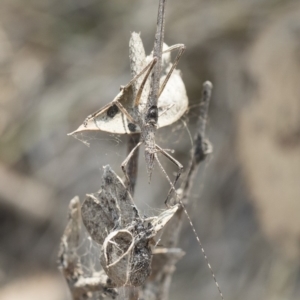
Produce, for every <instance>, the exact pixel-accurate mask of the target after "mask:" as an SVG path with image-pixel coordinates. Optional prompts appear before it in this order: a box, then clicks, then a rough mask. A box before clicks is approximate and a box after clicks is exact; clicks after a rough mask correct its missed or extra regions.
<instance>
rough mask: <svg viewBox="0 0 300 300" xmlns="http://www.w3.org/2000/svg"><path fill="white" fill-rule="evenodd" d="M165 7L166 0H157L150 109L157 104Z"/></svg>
mask: <svg viewBox="0 0 300 300" xmlns="http://www.w3.org/2000/svg"><path fill="white" fill-rule="evenodd" d="M165 7H166V0H161V1H159V7H158V16H157V25H156V28H157V30H156V33H155V40H154V47H153V57H156V58H157V63H156V65H155V66H154V68H153V72H152V75H151V83H150V91H151V92H150V97H149V101H148V103H147V109H150V108H151V107H153V106H157V100H158V92H159V80H160V76H159V75H160V71H161V58H162V48H163V42H164V28H165V26H164V23H165Z"/></svg>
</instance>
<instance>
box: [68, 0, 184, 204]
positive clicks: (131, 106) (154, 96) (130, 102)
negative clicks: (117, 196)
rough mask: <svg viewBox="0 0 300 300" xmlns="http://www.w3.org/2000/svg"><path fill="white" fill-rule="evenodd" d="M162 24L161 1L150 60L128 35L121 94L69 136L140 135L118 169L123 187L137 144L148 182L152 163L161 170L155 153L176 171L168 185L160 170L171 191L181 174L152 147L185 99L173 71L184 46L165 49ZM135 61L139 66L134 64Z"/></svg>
mask: <svg viewBox="0 0 300 300" xmlns="http://www.w3.org/2000/svg"><path fill="white" fill-rule="evenodd" d="M164 22H165V0H160V2H159V10H158V21H157V31H156V35H155V42H154V49H153V54H152V56H150V57H146V55H145V51H144V47H143V44H142V41H141V39H140V37H139V35H138V34H132V37H131V41H130V45H131V47H130V59H131V69H132V75H133V79H132V80H131V81H130V82H129V83H128V84H127V85H126V86H123V87H121V91H120V92H119V94H118V95H117V96H116V97H115V99H114V100H113V101H112V102H110V103H108V104H107V105H105V106H104V107H103V108H101V109H100V110H98V111H96V112H95V113H93V114H92V115H90V116H88V117H87V118H86V120H85V122H84V123H83V125H81V126H80V127H79V128H78V129H77V130H76V131H74V132H72V133H71V135H73V134H76V133H78V132H81V131H84V130H104V131H109V132H114V133H135V132H141V140H140V142H139V143H138V144H137V145H136V146H135V147H134V148H133V149H132V151H131V152H130V153H129V155H128V157H127V158H126V159H125V160H124V162H123V163H122V165H121V167H122V170H123V172H124V174H125V177H126V179H127V183H128V182H129V178H128V176H127V173H126V166H127V164H128V162H129V161H130V159H131V157H132V156H133V154H134V152H135V151H136V149H137V148H138V147H139V146H140V145H141V144H145V161H146V166H147V172H148V175H149V181H150V180H151V174H152V171H153V167H154V162H155V160H156V161H157V162H158V163H159V165H160V166H161V164H160V162H159V160H158V157H157V153H162V154H163V155H164V156H165V157H167V158H168V159H169V160H170V161H172V162H173V163H174V164H175V165H176V166H177V167H178V172H177V175H176V177H175V180H174V182H173V183H172V182H171V181H170V179H169V177H168V175H167V174H166V172H165V171H164V170H163V168H162V166H161V168H162V170H163V172H164V173H165V175H166V176H167V179H168V181H169V182H170V184H171V190H175V187H174V186H175V185H176V182H177V181H178V179H179V177H180V175H181V173H182V170H183V166H182V165H181V164H180V163H179V162H178V161H177V160H176V159H175V158H173V157H172V156H171V155H170V154H169V153H168V152H167V151H166V150H164V149H162V148H161V147H159V146H158V145H157V144H156V142H155V134H156V130H157V128H159V127H163V126H166V125H169V124H171V123H173V122H175V121H176V120H178V119H179V118H180V117H181V116H182V115H183V113H184V112H185V111H186V109H187V105H188V99H187V96H186V91H185V87H184V84H183V82H182V79H181V77H180V74H179V71H178V70H175V68H176V66H177V64H178V61H179V59H180V57H181V55H182V54H183V52H184V50H185V46H184V45H183V44H176V45H173V46H171V47H168V46H167V45H165V46H164V47H163V39H164ZM174 50H177V51H178V53H177V56H176V58H175V60H174V62H173V64H170V52H171V51H174ZM136 59H137V60H138V61H139V62H140V63H137V62H136ZM142 76H144V77H142ZM171 190H170V192H171ZM170 192H169V194H170ZM166 201H167V200H166Z"/></svg>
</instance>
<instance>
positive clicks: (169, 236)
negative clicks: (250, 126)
mask: <svg viewBox="0 0 300 300" xmlns="http://www.w3.org/2000/svg"><path fill="white" fill-rule="evenodd" d="M211 91H212V84H211V83H210V82H208V81H206V82H205V83H204V84H203V92H202V100H201V105H200V111H199V119H198V124H197V128H198V131H197V132H196V134H195V136H194V147H193V149H192V152H191V158H190V164H189V171H188V173H187V176H186V179H185V181H184V182H183V183H182V185H181V188H180V189H178V191H177V193H178V194H179V195H180V202H182V203H183V204H184V205H186V204H187V203H188V200H189V199H190V197H191V189H192V185H193V183H194V180H195V176H196V175H197V172H198V169H199V165H200V163H201V162H202V161H203V160H205V158H206V157H207V155H208V154H210V153H211V152H212V146H211V144H210V142H209V141H208V140H206V139H205V127H206V121H207V113H208V106H209V101H210V97H211ZM183 213H184V207H183V206H182V207H181V208H180V209H178V211H177V212H176V214H175V215H174V216H173V218H172V219H171V221H170V222H169V224H168V226H167V227H166V229H165V231H164V234H163V238H162V240H161V243H162V244H163V245H164V246H165V247H166V248H168V249H178V248H176V246H177V244H178V239H179V235H180V232H181V228H182V222H183ZM179 250H180V249H179ZM182 255H183V252H182V251H181V254H180V255H177V256H174V255H173V256H172V255H167V256H165V260H164V261H162V262H160V263H159V265H160V272H159V274H157V275H156V281H155V282H156V286H153V283H150V284H148V285H147V286H146V288H145V289H146V290H147V289H148V290H151V291H152V293H153V291H154V293H155V299H156V300H167V299H169V297H168V296H169V289H170V284H171V281H172V275H173V273H174V271H175V264H176V263H177V261H178V260H179V259H180V258H181V257H182ZM153 263H154V264H155V263H157V262H155V261H153Z"/></svg>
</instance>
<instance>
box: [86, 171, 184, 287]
mask: <svg viewBox="0 0 300 300" xmlns="http://www.w3.org/2000/svg"><path fill="white" fill-rule="evenodd" d="M178 207H179V206H178V205H175V206H173V207H172V208H170V209H167V210H164V211H163V212H162V213H161V214H160V215H159V216H157V217H151V218H142V217H141V216H140V213H139V211H138V209H137V207H136V206H135V204H134V202H133V200H132V198H131V195H130V193H129V191H128V189H127V188H126V187H125V185H124V184H123V182H122V181H121V179H120V178H119V177H118V176H117V175H116V174H115V173H114V171H113V170H112V169H111V168H110V166H108V165H107V166H105V167H104V173H103V177H102V183H101V189H100V191H99V192H98V193H95V194H89V195H87V198H86V199H85V201H84V202H83V204H82V207H81V213H82V220H83V224H84V225H85V227H86V229H87V231H88V232H89V234H90V236H91V237H92V239H93V240H94V241H95V242H97V243H98V244H100V245H102V248H101V252H100V263H101V265H102V267H103V269H104V270H105V272H106V274H107V275H108V276H109V278H111V279H112V280H113V282H114V283H115V284H116V285H117V286H126V285H132V286H140V285H142V284H143V283H144V282H145V281H146V279H147V278H148V276H149V275H150V272H151V261H152V247H151V243H152V244H154V237H155V236H156V235H157V233H158V232H159V231H160V230H162V229H163V228H164V226H165V225H166V224H167V223H168V221H169V220H170V219H171V218H172V216H173V215H174V214H175V212H176V211H177V209H178Z"/></svg>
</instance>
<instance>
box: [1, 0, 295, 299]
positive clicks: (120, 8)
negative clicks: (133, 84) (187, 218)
mask: <svg viewBox="0 0 300 300" xmlns="http://www.w3.org/2000/svg"><path fill="white" fill-rule="evenodd" d="M157 3H158V1H150V0H139V1H138V0H136V1H129V0H122V1H120V0H98V1H96V0H59V1H58V0H27V1H22V0H1V1H0V139H1V140H0V142H1V148H0V299H3V300H4V299H5V300H12V299H14V300H15V299H18V300H19V299H20V300H35V299H51V300H61V299H70V298H69V295H68V291H67V287H66V284H65V282H64V279H63V278H62V276H61V274H60V273H59V272H58V271H57V269H56V254H57V251H58V246H59V239H60V236H61V234H62V232H63V229H64V226H65V225H66V221H67V207H68V203H69V201H70V199H71V198H72V197H73V196H75V195H79V196H80V199H81V201H83V199H84V195H85V194H86V193H91V192H95V191H97V190H98V189H99V187H100V180H101V174H102V166H103V165H105V164H110V165H111V166H112V167H113V168H114V170H116V172H118V173H119V174H121V169H120V164H121V162H122V161H123V160H124V159H125V157H126V147H127V144H126V143H127V137H126V136H112V135H111V134H108V133H101V132H99V133H97V134H95V133H93V134H89V135H82V136H81V138H82V139H84V140H85V141H87V142H89V143H90V147H86V146H85V145H84V144H83V143H81V142H79V141H77V140H76V139H74V138H72V137H68V136H67V135H66V134H67V133H68V132H70V131H72V130H75V129H76V128H77V127H78V126H79V125H80V124H81V122H82V121H83V120H84V118H85V117H86V116H87V115H88V114H90V113H92V112H93V111H95V110H96V109H98V108H100V107H101V106H102V105H104V104H106V103H108V102H109V101H111V100H112V99H113V97H114V96H115V95H116V93H117V92H118V90H119V86H120V85H121V84H125V83H127V82H128V80H129V78H130V71H129V59H128V42H129V38H130V32H132V31H137V32H141V36H142V39H143V41H144V45H145V48H146V51H147V53H150V51H151V50H152V46H153V39H154V32H155V25H156V15H157ZM165 41H166V43H168V44H169V45H171V44H175V43H184V44H185V45H186V47H187V50H186V52H185V54H184V56H183V58H182V59H181V61H180V64H179V68H180V69H181V70H182V73H183V79H184V82H185V84H186V88H187V93H188V96H189V100H190V106H191V107H192V109H190V110H189V112H188V113H187V114H186V116H185V117H184V118H183V120H182V121H179V122H177V123H176V124H174V125H173V126H171V127H169V128H164V129H161V130H160V131H159V132H158V137H157V142H158V143H159V144H160V145H161V146H163V147H166V148H172V149H175V156H176V158H177V159H178V160H179V161H181V162H182V163H183V164H184V165H185V166H187V163H188V156H189V150H190V148H191V143H190V138H189V135H188V132H187V129H186V128H185V126H184V123H186V124H187V126H188V128H189V129H190V131H191V134H193V133H194V131H195V126H194V125H195V122H196V119H197V115H196V113H195V108H197V105H198V104H199V99H200V94H201V86H202V83H203V81H205V80H211V81H212V82H213V84H214V91H213V99H212V103H211V106H210V113H209V124H208V132H207V135H208V137H209V138H210V140H211V142H212V144H213V146H214V153H213V155H212V156H211V157H210V159H209V160H208V162H206V164H205V166H204V165H203V166H202V167H201V171H200V174H199V176H198V178H197V182H195V188H194V191H193V198H192V199H191V203H190V205H189V207H188V210H189V212H190V214H191V217H192V219H193V221H194V223H195V226H196V228H197V231H198V233H199V235H200V237H201V238H202V242H203V245H204V247H205V249H206V251H207V254H208V257H209V259H210V262H211V264H212V266H213V268H214V271H215V273H216V276H217V278H218V281H219V284H220V286H221V288H222V290H223V293H224V296H225V299H226V300H229V299H231V300H234V299H245V300H248V299H249V300H250V299H264V300H271V299H272V300H273V299H274V300H275V299H276V300H277V299H278V300H279V299H280V300H281V299H299V298H300V2H299V1H297V0H295V1H292V0H284V1H280V0H277V1H276V0H244V1H241V0H236V1H234V0H222V1H213V0H206V1H204V0H203V1H201V0H186V1H180V0H169V1H167V19H166V30H165ZM164 166H165V167H166V169H167V172H168V173H169V174H172V172H174V171H175V169H172V166H170V164H169V162H167V161H164ZM168 188H169V186H168V183H167V181H166V180H165V179H164V176H163V175H162V174H161V172H160V171H159V168H158V167H157V166H156V170H155V173H154V178H153V180H152V183H151V185H150V186H149V185H148V183H147V175H146V169H145V165H144V162H143V157H142V156H141V157H140V168H139V178H138V182H137V188H136V194H135V200H136V203H137V205H138V207H139V208H140V209H141V211H142V212H144V213H147V214H155V213H156V212H157V211H158V210H159V209H161V208H164V205H163V201H164V199H165V196H166V193H167V191H168ZM83 236H85V234H84V233H83ZM85 239H86V240H87V238H86V236H85ZM89 243H90V245H88V243H85V244H84V245H88V247H87V248H86V250H85V251H86V252H85V257H86V258H87V259H86V262H87V268H94V267H96V266H95V264H96V262H95V261H96V260H97V258H95V257H96V256H95V254H94V257H91V255H92V254H93V253H95V252H96V251H97V250H96V251H95V249H94V248H93V247H94V246H93V245H92V244H91V242H89ZM180 247H182V249H183V250H184V251H186V256H185V257H184V258H183V259H182V260H181V261H180V262H179V263H178V265H177V271H176V273H175V277H174V280H173V284H172V289H171V296H170V299H172V300H173V299H174V300H179V299H219V295H218V293H217V291H216V288H215V286H214V282H213V279H212V278H211V276H210V272H209V270H208V268H207V266H206V263H205V261H204V258H203V256H202V254H201V252H200V249H199V246H198V245H197V243H196V240H195V238H194V236H193V234H192V231H191V228H190V227H189V225H188V222H186V224H185V227H184V228H183V234H182V238H181V241H180ZM92 248H93V249H94V250H92ZM89 257H90V258H89Z"/></svg>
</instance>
